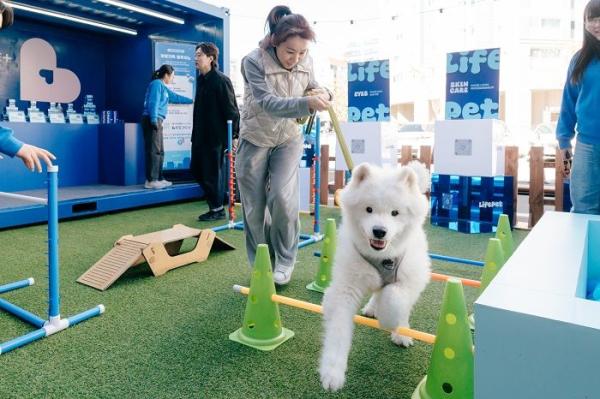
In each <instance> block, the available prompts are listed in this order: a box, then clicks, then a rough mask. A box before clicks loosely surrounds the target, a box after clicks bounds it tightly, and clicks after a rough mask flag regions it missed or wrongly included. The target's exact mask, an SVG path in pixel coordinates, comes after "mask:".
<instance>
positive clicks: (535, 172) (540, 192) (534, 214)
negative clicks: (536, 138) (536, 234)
mask: <svg viewBox="0 0 600 399" xmlns="http://www.w3.org/2000/svg"><path fill="white" fill-rule="evenodd" d="M543 214H544V148H543V147H537V146H535V147H531V149H530V150H529V227H533V226H535V224H536V223H537V222H538V221H539V220H540V218H541V217H542V215H543Z"/></svg>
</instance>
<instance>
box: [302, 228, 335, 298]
mask: <svg viewBox="0 0 600 399" xmlns="http://www.w3.org/2000/svg"><path fill="white" fill-rule="evenodd" d="M336 234H337V233H336V226H335V219H327V221H326V222H325V237H324V238H323V245H322V247H321V260H320V262H319V270H317V275H316V277H315V281H313V282H312V283H310V284H309V285H307V286H306V288H307V289H309V290H311V291H317V292H325V288H327V287H329V284H331V269H332V267H333V259H334V256H335V243H336Z"/></svg>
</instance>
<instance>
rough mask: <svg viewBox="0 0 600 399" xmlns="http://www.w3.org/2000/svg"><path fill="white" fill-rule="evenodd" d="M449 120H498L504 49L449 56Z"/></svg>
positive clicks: (447, 61)
mask: <svg viewBox="0 0 600 399" xmlns="http://www.w3.org/2000/svg"><path fill="white" fill-rule="evenodd" d="M446 73H447V75H446V119H447V120H450V119H498V108H499V101H498V100H499V80H500V49H499V48H494V49H485V50H474V51H465V52H459V53H448V55H447V59H446Z"/></svg>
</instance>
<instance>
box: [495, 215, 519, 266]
mask: <svg viewBox="0 0 600 399" xmlns="http://www.w3.org/2000/svg"><path fill="white" fill-rule="evenodd" d="M496 238H497V239H499V240H500V242H501V243H502V250H503V251H504V257H505V259H508V258H510V256H511V255H512V254H513V251H514V250H515V242H514V241H513V236H512V231H511V230H510V221H509V220H508V215H505V214H502V215H500V218H499V219H498V226H497V227H496Z"/></svg>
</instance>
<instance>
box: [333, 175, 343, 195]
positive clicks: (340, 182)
mask: <svg viewBox="0 0 600 399" xmlns="http://www.w3.org/2000/svg"><path fill="white" fill-rule="evenodd" d="M334 176H335V179H334V182H335V185H334V190H333V192H334V193H335V192H336V191H337V190H341V189H342V188H344V171H343V170H336V171H335V175H334Z"/></svg>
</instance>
